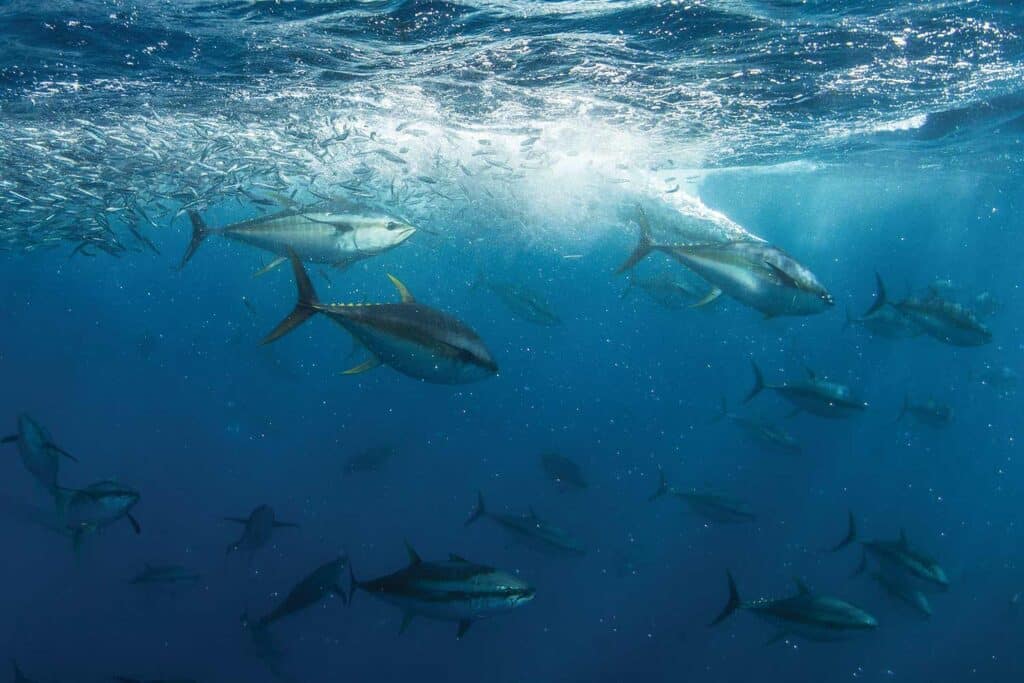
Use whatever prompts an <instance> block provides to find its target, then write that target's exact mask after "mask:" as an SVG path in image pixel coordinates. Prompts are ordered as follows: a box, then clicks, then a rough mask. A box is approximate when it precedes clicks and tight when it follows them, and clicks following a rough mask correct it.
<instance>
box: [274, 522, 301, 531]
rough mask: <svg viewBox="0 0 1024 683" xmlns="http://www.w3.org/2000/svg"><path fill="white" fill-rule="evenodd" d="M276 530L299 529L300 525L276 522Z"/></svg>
mask: <svg viewBox="0 0 1024 683" xmlns="http://www.w3.org/2000/svg"><path fill="white" fill-rule="evenodd" d="M274 528H275V529H298V528H299V525H298V524H296V523H294V522H278V521H275V522H274Z"/></svg>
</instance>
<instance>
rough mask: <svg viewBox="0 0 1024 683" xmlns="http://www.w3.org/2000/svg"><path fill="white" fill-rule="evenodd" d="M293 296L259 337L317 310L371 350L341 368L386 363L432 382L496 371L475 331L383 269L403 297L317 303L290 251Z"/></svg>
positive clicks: (280, 331)
mask: <svg viewBox="0 0 1024 683" xmlns="http://www.w3.org/2000/svg"><path fill="white" fill-rule="evenodd" d="M291 261H292V269H293V271H294V273H295V282H296V286H297V288H298V302H297V303H296V305H295V308H294V309H293V310H292V312H291V314H290V315H289V316H288V317H287V318H285V319H284V320H283V321H282V322H281V323H280V324H279V325H278V326H277V327H276V328H275V329H274V330H273V331H272V332H271V333H270V334H269V335H267V337H266V338H265V339H264V340H263V343H264V344H268V343H270V342H273V341H275V340H277V339H280V338H281V337H283V336H284V335H286V334H288V333H289V332H291V331H292V330H294V329H295V328H296V327H298V326H299V325H301V324H302V323H303V322H305V321H306V320H309V319H310V318H311V317H313V316H314V315H316V314H318V313H321V314H323V315H326V316H327V317H328V318H329V319H330V320H332V321H333V322H335V323H337V324H338V325H340V326H341V327H343V328H344V329H345V330H347V331H348V332H349V333H350V334H351V335H352V336H353V337H355V339H356V340H357V341H358V342H359V343H360V344H362V345H363V346H364V347H365V348H366V350H367V351H368V352H369V354H370V356H371V357H370V359H369V360H367V361H366V362H364V363H362V364H360V365H358V366H356V367H354V368H351V369H349V370H347V371H345V374H358V373H361V372H366V371H367V370H371V369H373V368H375V367H377V366H379V365H382V364H383V365H389V366H391V367H392V368H393V369H395V370H397V371H398V372H401V373H402V374H404V375H408V376H409V377H414V378H417V379H421V380H424V381H427V382H433V383H436V384H463V383H467V382H476V381H479V380H482V379H485V378H487V377H490V376H492V375H494V374H496V373H497V372H498V365H497V364H496V363H495V362H494V359H493V358H492V357H491V354H490V351H488V350H487V347H486V346H484V343H483V341H482V340H481V339H480V337H479V335H477V333H476V332H474V331H473V330H471V329H470V328H469V327H468V326H467V325H465V324H464V323H463V322H461V321H459V320H457V319H456V318H454V317H452V316H450V315H448V314H447V313H443V312H441V311H438V310H436V309H433V308H430V307H428V306H424V305H423V304H421V303H418V302H417V301H416V300H415V299H414V298H413V296H412V294H410V293H409V290H408V289H407V288H406V286H405V285H403V284H402V283H401V282H400V281H399V280H398V279H397V278H395V277H394V276H392V275H388V277H389V278H390V279H391V282H392V284H394V285H395V288H396V289H397V290H398V292H399V295H400V296H401V298H402V301H401V303H396V304H322V303H320V301H319V300H318V299H317V296H316V292H315V291H314V290H313V284H312V283H311V282H310V280H309V276H308V275H307V274H306V270H305V268H303V266H302V263H301V262H300V261H299V259H298V257H297V256H296V255H295V254H294V253H293V254H292V255H291Z"/></svg>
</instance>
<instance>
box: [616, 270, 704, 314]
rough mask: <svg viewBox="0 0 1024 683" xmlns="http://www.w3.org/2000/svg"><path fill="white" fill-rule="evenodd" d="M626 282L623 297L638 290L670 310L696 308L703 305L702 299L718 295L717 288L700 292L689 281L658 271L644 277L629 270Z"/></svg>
mask: <svg viewBox="0 0 1024 683" xmlns="http://www.w3.org/2000/svg"><path fill="white" fill-rule="evenodd" d="M626 282H627V285H626V291H624V292H623V293H622V298H623V299H625V298H626V297H627V296H629V295H630V293H632V292H634V291H636V290H640V291H642V292H643V293H644V294H646V295H647V297H648V298H650V299H651V301H653V302H654V303H656V304H658V305H659V306H661V307H663V308H667V309H671V310H678V309H681V308H698V307H700V306H703V305H705V303H704V301H703V299H705V298H709V297H711V298H715V299H717V298H718V295H717V294H715V292H716V291H717V290H715V289H712V290H711V291H710V292H708V293H705V292H701V291H699V290H698V289H696V288H695V287H693V286H691V285H690V284H689V283H685V282H680V281H679V280H677V279H676V278H674V277H672V276H671V275H669V274H668V273H659V274H657V275H654V276H652V277H646V278H644V277H640V276H638V275H636V274H635V273H634V272H633V271H629V272H628V274H627V278H626ZM708 303H710V302H708Z"/></svg>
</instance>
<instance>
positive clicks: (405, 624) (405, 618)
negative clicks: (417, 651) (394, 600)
mask: <svg viewBox="0 0 1024 683" xmlns="http://www.w3.org/2000/svg"><path fill="white" fill-rule="evenodd" d="M412 617H413V614H412V612H403V613H402V625H401V626H399V627H398V635H402V634H403V633H405V629H407V628H409V624H410V623H412Z"/></svg>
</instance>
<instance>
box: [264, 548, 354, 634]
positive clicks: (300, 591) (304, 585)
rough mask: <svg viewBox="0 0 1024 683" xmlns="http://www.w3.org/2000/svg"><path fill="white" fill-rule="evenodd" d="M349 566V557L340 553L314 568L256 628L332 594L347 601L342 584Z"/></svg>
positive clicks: (305, 607) (307, 606)
mask: <svg viewBox="0 0 1024 683" xmlns="http://www.w3.org/2000/svg"><path fill="white" fill-rule="evenodd" d="M347 566H348V558H347V557H345V556H344V555H339V556H338V557H335V558H334V559H332V560H330V561H329V562H326V563H324V564H322V565H320V566H319V567H317V568H316V569H314V570H313V572H312V573H310V574H309V575H308V576H306V577H305V578H303V579H302V580H301V581H299V582H298V583H297V584H295V586H294V587H293V588H292V589H291V590H290V591H289V592H288V595H286V596H285V598H284V600H282V601H281V603H280V604H279V605H278V606H277V607H275V608H274V609H273V610H271V611H270V613H268V614H266V615H264V616H263V617H260V619H258V620H257V621H256V623H255V625H254V626H255V628H266V627H267V626H269V625H270V624H273V623H274V622H276V621H278V620H280V619H284V618H285V617H287V616H291V615H293V614H295V613H296V612H301V611H302V610H305V609H307V608H309V607H312V606H313V605H315V604H317V603H319V602H320V601H322V600H324V599H325V598H328V597H330V596H332V595H337V596H338V597H340V598H341V599H342V601H347V597H346V595H345V588H344V586H343V585H342V579H343V578H344V576H345V568H346V567H347Z"/></svg>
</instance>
